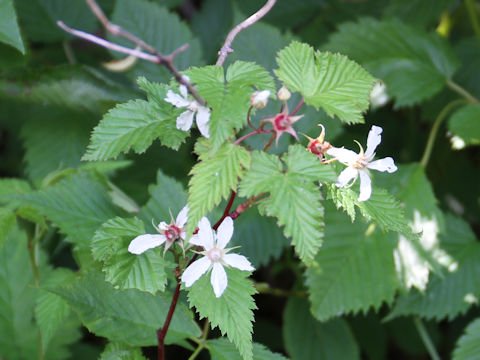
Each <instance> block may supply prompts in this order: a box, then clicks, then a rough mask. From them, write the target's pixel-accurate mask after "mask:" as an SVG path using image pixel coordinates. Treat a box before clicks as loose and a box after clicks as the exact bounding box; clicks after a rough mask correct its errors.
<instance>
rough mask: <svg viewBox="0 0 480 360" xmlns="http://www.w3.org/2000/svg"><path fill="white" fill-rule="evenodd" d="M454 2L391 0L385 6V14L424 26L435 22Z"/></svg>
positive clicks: (442, 0)
mask: <svg viewBox="0 0 480 360" xmlns="http://www.w3.org/2000/svg"><path fill="white" fill-rule="evenodd" d="M455 2H456V0H410V1H409V2H408V3H405V1H403V0H393V1H390V2H389V4H388V6H387V7H386V8H385V15H387V16H395V17H398V18H399V19H402V20H404V21H405V22H407V23H409V24H417V25H423V26H424V27H426V26H427V25H430V24H431V23H432V22H433V23H434V24H436V23H437V22H438V19H439V17H440V15H441V13H442V12H443V11H446V10H448V8H449V7H451V6H452V5H453V4H455Z"/></svg>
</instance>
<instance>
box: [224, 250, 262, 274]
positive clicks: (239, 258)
mask: <svg viewBox="0 0 480 360" xmlns="http://www.w3.org/2000/svg"><path fill="white" fill-rule="evenodd" d="M223 261H225V263H226V264H227V265H229V266H232V267H234V268H237V269H240V270H244V271H253V270H255V268H254V267H253V266H252V264H250V261H248V259H247V258H246V257H245V256H243V255H238V254H226V255H224V256H223Z"/></svg>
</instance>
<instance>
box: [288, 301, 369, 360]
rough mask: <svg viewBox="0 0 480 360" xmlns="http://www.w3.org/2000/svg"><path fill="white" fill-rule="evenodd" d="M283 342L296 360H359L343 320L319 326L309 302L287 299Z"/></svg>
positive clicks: (357, 351) (331, 321)
mask: <svg viewBox="0 0 480 360" xmlns="http://www.w3.org/2000/svg"><path fill="white" fill-rule="evenodd" d="M283 339H284V342H285V348H286V350H287V352H288V354H289V355H290V356H291V357H292V359H295V360H309V359H318V360H327V359H351V360H355V359H360V351H359V349H358V346H357V343H356V341H355V338H354V336H353V334H352V331H351V330H350V327H349V326H348V324H347V322H346V321H345V320H343V319H334V320H330V321H328V322H326V323H320V322H319V321H317V320H315V319H314V318H313V317H312V314H311V313H310V311H309V306H308V302H307V301H306V300H304V299H301V298H293V297H292V298H290V299H289V300H288V302H287V306H286V307H285V311H284V313H283Z"/></svg>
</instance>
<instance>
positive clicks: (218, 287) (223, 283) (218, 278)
mask: <svg viewBox="0 0 480 360" xmlns="http://www.w3.org/2000/svg"><path fill="white" fill-rule="evenodd" d="M210 283H211V284H212V287H213V292H214V293H215V296H216V297H217V298H219V297H220V296H222V294H223V292H224V291H225V289H226V288H227V285H228V279H227V273H226V272H225V269H224V268H223V266H222V264H220V263H214V264H213V269H212V276H211V277H210Z"/></svg>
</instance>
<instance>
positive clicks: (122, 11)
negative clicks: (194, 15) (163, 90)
mask: <svg viewBox="0 0 480 360" xmlns="http://www.w3.org/2000/svg"><path fill="white" fill-rule="evenodd" d="M111 20H112V22H114V23H115V24H118V25H120V26H121V27H122V28H123V29H124V30H126V31H128V32H130V33H132V34H134V35H136V36H137V37H139V38H140V39H142V40H143V41H145V42H146V43H148V44H150V45H151V46H153V47H154V48H155V49H156V50H157V51H159V52H161V53H162V54H165V55H168V54H170V53H171V52H172V51H174V50H176V49H178V48H179V47H180V46H182V45H183V44H189V47H188V49H187V50H185V51H183V52H181V53H179V54H177V55H176V56H175V61H174V64H175V66H176V67H177V68H178V69H179V70H183V69H186V68H188V67H189V66H198V65H201V64H200V63H201V61H202V55H201V47H200V42H199V41H198V40H197V39H196V38H195V37H194V36H193V35H192V33H191V31H190V29H189V27H188V26H187V24H185V23H183V22H181V21H180V18H179V17H178V15H177V14H175V13H171V12H169V11H167V9H165V8H163V7H161V6H160V5H159V4H156V3H154V2H149V1H146V0H118V1H116V4H115V9H114V11H113V14H112V17H111ZM108 37H109V39H110V40H111V41H114V42H117V43H120V44H121V45H124V46H129V47H131V43H130V42H129V41H127V40H124V39H119V38H118V37H116V36H112V35H109V36H108ZM114 56H116V57H123V56H124V55H119V54H114ZM131 73H132V77H133V78H137V77H138V76H146V77H147V78H148V79H149V80H151V81H163V82H167V81H168V79H169V78H170V76H171V75H170V73H169V72H168V70H167V69H166V68H165V67H164V66H158V64H153V63H151V62H148V61H138V62H137V63H136V65H135V66H134V67H133V69H132V70H131Z"/></svg>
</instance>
